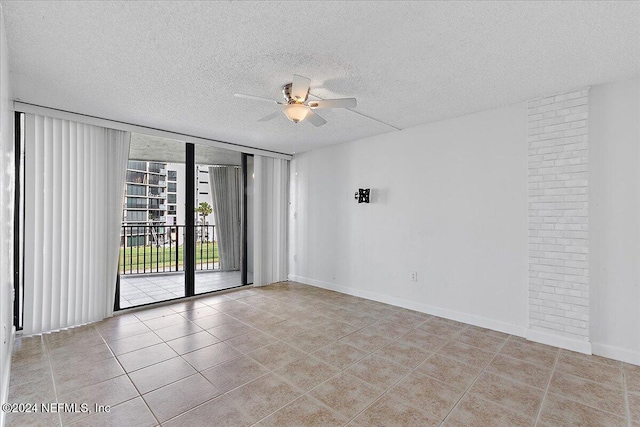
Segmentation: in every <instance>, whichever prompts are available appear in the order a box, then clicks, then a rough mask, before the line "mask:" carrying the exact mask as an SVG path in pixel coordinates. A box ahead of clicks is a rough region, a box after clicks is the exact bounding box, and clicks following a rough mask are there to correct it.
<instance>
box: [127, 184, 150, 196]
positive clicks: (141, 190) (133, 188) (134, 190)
mask: <svg viewBox="0 0 640 427" xmlns="http://www.w3.org/2000/svg"><path fill="white" fill-rule="evenodd" d="M146 193H147V192H146V188H145V187H144V186H142V185H133V184H127V193H126V195H127V196H146V195H147V194H146Z"/></svg>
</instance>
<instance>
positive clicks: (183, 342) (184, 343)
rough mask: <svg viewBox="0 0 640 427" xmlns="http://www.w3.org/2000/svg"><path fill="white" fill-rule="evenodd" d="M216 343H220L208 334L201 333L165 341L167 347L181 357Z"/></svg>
mask: <svg viewBox="0 0 640 427" xmlns="http://www.w3.org/2000/svg"><path fill="white" fill-rule="evenodd" d="M218 342H220V340H219V339H218V338H216V337H214V336H213V335H211V334H210V333H208V332H205V331H202V332H196V333H195V334H191V335H187V336H184V337H181V338H176V339H173V340H171V341H167V345H169V347H171V348H172V349H173V350H174V351H175V352H176V353H178V354H180V355H183V354H186V353H189V352H192V351H195V350H198V349H201V348H204V347H208V346H210V345H212V344H215V343H218Z"/></svg>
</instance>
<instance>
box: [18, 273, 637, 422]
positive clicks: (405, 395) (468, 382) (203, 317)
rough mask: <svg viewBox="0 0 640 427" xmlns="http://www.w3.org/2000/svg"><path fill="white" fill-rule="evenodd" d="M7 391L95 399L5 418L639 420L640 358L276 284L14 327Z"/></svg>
mask: <svg viewBox="0 0 640 427" xmlns="http://www.w3.org/2000/svg"><path fill="white" fill-rule="evenodd" d="M9 401H10V402H16V403H19V402H32V403H33V402H35V403H40V402H58V403H61V404H62V403H66V404H73V403H76V404H81V403H86V404H88V405H89V409H90V410H91V412H90V413H86V412H82V411H79V412H70V411H67V412H65V411H63V410H62V409H64V407H61V411H59V412H57V413H37V414H13V413H11V414H8V417H7V425H9V426H26V425H43V426H49V425H51V426H60V425H64V426H66V425H73V426H136V427H139V426H140V427H143V426H156V425H163V426H182V425H183V426H200V425H202V426H251V425H256V426H296V427H299V426H344V425H348V426H385V427H387V426H388V427H390V426H403V427H405V426H437V425H444V426H482V427H484V426H534V425H536V426H546V427H550V426H590V427H591V426H640V367H639V366H634V365H628V364H624V363H621V362H617V361H614V360H610V359H605V358H602V357H597V356H585V355H581V354H577V353H572V352H569V351H565V350H560V349H557V348H554V347H549V346H545V345H541V344H536V343H532V342H528V341H526V340H524V339H522V338H518V337H515V336H509V335H505V334H502V333H498V332H495V331H491V330H487V329H481V328H478V327H474V326H470V325H466V324H463V323H458V322H454V321H451V320H446V319H442V318H437V317H433V316H429V315H426V314H422V313H418V312H414V311H410V310H405V309H401V308H398V307H393V306H390V305H385V304H380V303H377V302H373V301H369V300H365V299H361V298H355V297H351V296H347V295H343V294H339V293H336V292H330V291H326V290H322V289H319V288H315V287H311V286H305V285H300V284H296V283H283V284H276V285H271V286H268V287H263V288H253V289H245V290H240V291H235V292H230V293H226V294H221V295H215V296H207V297H203V298H201V299H198V300H193V301H189V302H180V303H174V304H171V305H167V306H163V307H157V308H151V309H146V310H141V311H137V312H133V313H127V314H122V315H119V316H116V317H113V318H111V319H108V320H105V321H102V322H99V323H95V324H92V325H87V326H83V327H78V328H74V329H71V330H68V331H62V332H57V333H52V334H46V335H44V336H43V337H39V336H36V337H24V338H20V339H18V340H17V341H16V343H15V350H14V355H13V362H12V374H11V385H10V392H9ZM94 404H99V405H109V406H110V411H109V412H108V413H106V412H101V413H95V412H93V411H94ZM92 412H93V413H92Z"/></svg>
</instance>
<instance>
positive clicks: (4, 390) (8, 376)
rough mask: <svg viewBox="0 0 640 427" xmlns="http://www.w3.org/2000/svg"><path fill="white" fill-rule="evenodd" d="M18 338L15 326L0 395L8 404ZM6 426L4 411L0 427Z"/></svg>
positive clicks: (3, 371) (0, 412) (10, 338)
mask: <svg viewBox="0 0 640 427" xmlns="http://www.w3.org/2000/svg"><path fill="white" fill-rule="evenodd" d="M15 336H16V328H15V326H14V327H12V328H11V336H10V337H9V352H8V356H9V357H7V360H6V361H5V363H4V366H3V367H2V378H1V381H2V384H1V387H2V389H1V390H0V395H1V396H2V403H7V399H8V398H9V382H10V381H11V355H12V354H13V340H14V338H15ZM4 424H5V413H4V411H0V427H4Z"/></svg>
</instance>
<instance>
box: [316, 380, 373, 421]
mask: <svg viewBox="0 0 640 427" xmlns="http://www.w3.org/2000/svg"><path fill="white" fill-rule="evenodd" d="M309 394H310V395H311V396H313V397H315V398H316V399H318V400H320V401H321V402H323V403H324V404H325V405H327V406H328V407H330V408H331V409H333V410H334V411H336V412H339V413H341V414H342V415H344V416H345V417H348V418H352V417H355V416H356V415H357V414H358V413H359V412H360V411H362V410H363V409H365V408H366V407H367V406H369V405H370V404H371V403H373V401H375V400H376V399H377V398H378V397H379V396H380V395H381V394H382V391H381V390H379V389H377V388H375V387H373V386H372V385H369V384H367V383H365V382H364V381H362V380H360V379H358V378H355V377H353V376H351V375H349V374H347V373H344V372H343V373H341V374H338V375H337V376H335V377H333V378H331V379H330V380H328V381H326V382H324V383H322V384H320V385H319V386H317V387H315V388H314V389H312V390H311V391H310V392H309Z"/></svg>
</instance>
